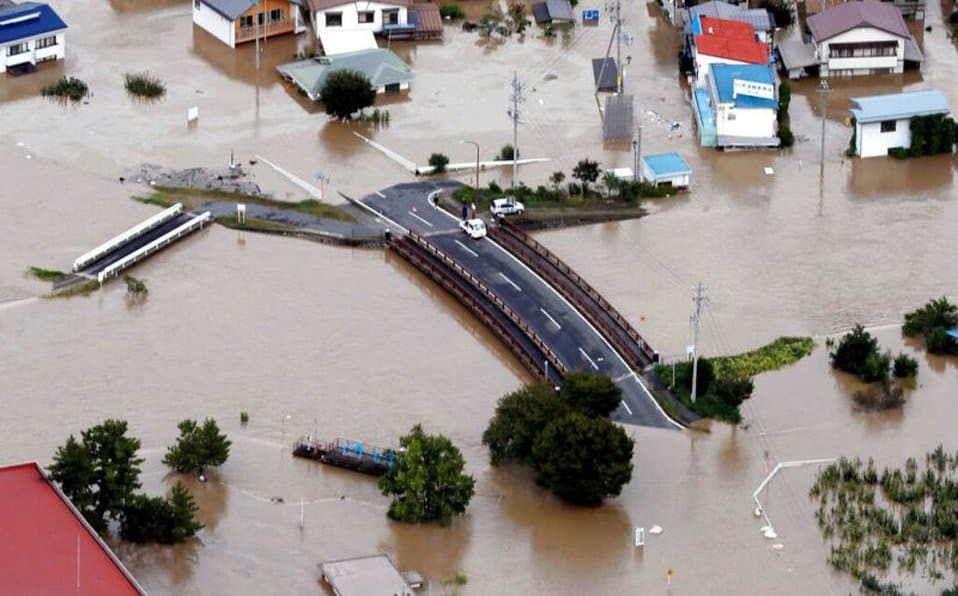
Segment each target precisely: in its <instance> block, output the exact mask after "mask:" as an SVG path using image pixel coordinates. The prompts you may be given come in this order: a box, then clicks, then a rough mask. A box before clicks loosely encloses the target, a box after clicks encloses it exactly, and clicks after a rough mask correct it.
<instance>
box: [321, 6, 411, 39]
mask: <svg viewBox="0 0 958 596" xmlns="http://www.w3.org/2000/svg"><path fill="white" fill-rule="evenodd" d="M384 10H386V11H389V10H398V11H399V23H398V24H400V25H405V24H406V23H408V22H409V21H408V10H407V8H406V7H405V6H396V5H393V4H380V3H378V2H357V3H350V4H343V5H340V6H334V7H332V8H328V9H326V10H324V11H321V12H314V13H313V30H314V31H319V30H320V29H325V28H326V13H329V12H332V13H337V12H338V13H342V15H343V24H342V26H338V27H336V28H338V29H359V30H363V31H372V32H373V33H380V32H382V30H383V11H384ZM360 12H372V13H373V22H372V23H360V22H359V13H360Z"/></svg>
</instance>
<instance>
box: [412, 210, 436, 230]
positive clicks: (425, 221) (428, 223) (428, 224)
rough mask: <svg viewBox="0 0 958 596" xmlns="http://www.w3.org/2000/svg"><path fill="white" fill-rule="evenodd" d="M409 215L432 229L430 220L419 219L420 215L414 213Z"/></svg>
mask: <svg viewBox="0 0 958 596" xmlns="http://www.w3.org/2000/svg"><path fill="white" fill-rule="evenodd" d="M409 215H412V216H413V217H415V218H416V219H418V220H419V221H421V222H422V223H424V224H426V225H427V226H429V227H430V228H431V227H432V223H431V222H430V221H429V220H426V219H423V218H421V217H419V216H418V215H416V214H415V213H413V212H412V211H410V212H409Z"/></svg>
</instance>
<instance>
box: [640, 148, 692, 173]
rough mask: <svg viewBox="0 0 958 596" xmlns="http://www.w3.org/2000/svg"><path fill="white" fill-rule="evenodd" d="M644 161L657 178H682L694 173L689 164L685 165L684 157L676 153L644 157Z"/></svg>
mask: <svg viewBox="0 0 958 596" xmlns="http://www.w3.org/2000/svg"><path fill="white" fill-rule="evenodd" d="M642 161H643V162H645V165H647V166H649V169H650V170H652V173H653V174H655V175H656V176H680V175H683V174H691V173H692V168H690V167H689V164H687V163H685V160H684V159H682V156H681V155H679V154H678V153H676V152H674V151H672V152H671V153H659V154H657V155H643V156H642Z"/></svg>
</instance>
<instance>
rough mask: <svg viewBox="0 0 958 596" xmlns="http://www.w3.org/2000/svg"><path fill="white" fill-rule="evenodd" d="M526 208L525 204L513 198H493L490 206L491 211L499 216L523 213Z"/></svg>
mask: <svg viewBox="0 0 958 596" xmlns="http://www.w3.org/2000/svg"><path fill="white" fill-rule="evenodd" d="M525 210H526V206H525V205H523V204H522V203H520V202H519V201H513V200H511V199H493V201H492V206H490V207H489V211H492V214H493V215H496V216H498V217H504V216H506V215H522V214H523V212H524V211H525Z"/></svg>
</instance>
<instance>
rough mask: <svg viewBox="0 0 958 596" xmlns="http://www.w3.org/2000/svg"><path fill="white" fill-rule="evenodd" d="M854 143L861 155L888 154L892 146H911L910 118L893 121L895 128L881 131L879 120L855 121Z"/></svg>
mask: <svg viewBox="0 0 958 596" xmlns="http://www.w3.org/2000/svg"><path fill="white" fill-rule="evenodd" d="M855 128H856V129H857V130H856V131H855V145H856V149H857V150H858V155H859V156H861V157H881V156H885V155H888V150H889V149H891V148H892V147H909V146H911V119H909V118H905V119H902V120H896V121H895V130H894V131H892V132H882V131H881V122H868V123H866V124H861V123H856V124H855Z"/></svg>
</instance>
